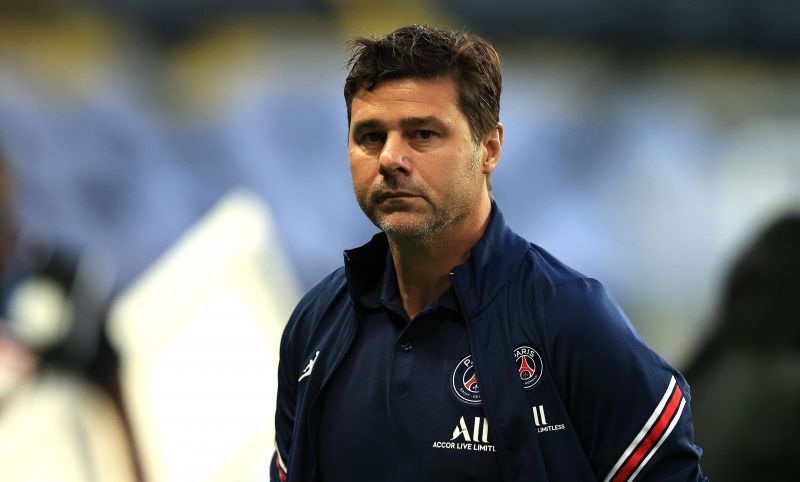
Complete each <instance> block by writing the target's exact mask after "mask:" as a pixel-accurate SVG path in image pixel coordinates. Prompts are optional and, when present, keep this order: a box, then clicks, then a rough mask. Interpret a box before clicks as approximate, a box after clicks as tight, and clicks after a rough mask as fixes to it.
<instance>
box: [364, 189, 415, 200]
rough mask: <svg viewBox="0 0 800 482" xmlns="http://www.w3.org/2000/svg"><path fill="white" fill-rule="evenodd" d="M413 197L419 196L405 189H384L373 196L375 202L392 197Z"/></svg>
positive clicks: (403, 198)
mask: <svg viewBox="0 0 800 482" xmlns="http://www.w3.org/2000/svg"><path fill="white" fill-rule="evenodd" d="M415 197H421V196H420V195H419V194H413V193H410V192H405V191H384V192H381V193H378V195H377V196H375V200H376V201H377V202H383V201H388V200H392V199H397V200H405V199H411V198H415Z"/></svg>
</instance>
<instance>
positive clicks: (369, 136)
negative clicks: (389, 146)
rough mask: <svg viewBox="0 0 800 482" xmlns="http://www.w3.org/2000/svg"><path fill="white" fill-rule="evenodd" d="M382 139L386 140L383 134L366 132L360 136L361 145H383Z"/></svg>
mask: <svg viewBox="0 0 800 482" xmlns="http://www.w3.org/2000/svg"><path fill="white" fill-rule="evenodd" d="M384 139H386V135H385V134H384V133H383V132H367V133H366V134H364V135H362V136H361V143H362V144H381V143H383V140H384Z"/></svg>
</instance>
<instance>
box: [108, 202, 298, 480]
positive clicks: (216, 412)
mask: <svg viewBox="0 0 800 482" xmlns="http://www.w3.org/2000/svg"><path fill="white" fill-rule="evenodd" d="M272 226H273V224H272V217H271V215H270V213H269V211H268V209H267V208H266V206H265V205H264V204H263V202H262V201H261V200H260V199H259V198H257V197H256V196H254V195H252V194H249V193H247V192H241V191H238V192H233V193H231V194H229V195H227V196H226V197H225V198H224V199H222V200H221V201H220V202H219V204H218V205H217V206H216V207H215V208H214V209H213V210H212V211H211V212H210V213H209V214H208V215H207V216H206V218H205V219H203V220H201V221H200V222H199V223H198V224H197V225H196V226H195V227H194V228H193V229H192V230H191V231H190V232H189V233H188V234H187V235H185V236H184V237H183V239H181V240H180V241H179V242H178V243H177V244H176V245H175V246H174V247H173V248H172V249H170V250H169V251H168V252H167V253H166V254H165V255H164V256H163V257H162V258H161V260H159V261H158V262H157V263H156V264H155V265H154V266H153V267H152V268H151V269H149V270H148V271H147V272H146V273H145V274H144V275H143V276H142V277H141V278H140V279H139V280H138V281H136V282H135V283H134V284H133V285H132V287H131V288H130V289H129V290H128V291H127V292H126V293H124V294H123V295H122V296H120V297H119V298H118V301H117V302H116V303H115V304H114V306H112V309H111V316H110V320H109V323H110V325H109V332H110V337H111V340H112V343H113V344H114V345H115V346H116V348H117V350H118V351H119V353H120V360H121V364H122V384H123V391H124V395H125V399H126V403H127V405H128V407H129V411H130V417H131V421H132V424H133V431H134V435H135V437H136V439H137V444H138V447H139V450H140V455H141V457H142V465H143V470H144V472H145V476H146V478H147V480H149V481H153V482H159V481H170V482H173V481H202V482H206V481H208V482H210V481H240V480H241V481H244V480H252V477H253V474H254V473H255V472H256V471H257V469H258V467H259V464H260V462H261V461H262V460H263V457H264V455H265V454H267V453H271V451H272V446H273V438H274V427H273V419H274V413H275V392H276V387H277V384H276V376H277V366H278V347H279V342H280V336H281V332H282V330H283V326H284V324H285V322H286V319H287V318H288V316H289V314H290V313H291V310H292V309H293V307H294V305H295V303H296V301H297V299H298V296H299V288H298V286H297V284H296V282H295V279H294V276H293V275H292V273H291V271H290V268H289V265H288V263H287V261H286V258H285V256H284V254H283V252H282V249H281V248H280V246H279V243H278V241H277V236H276V233H275V231H274V230H273V227H272ZM264 476H265V477H266V474H264Z"/></svg>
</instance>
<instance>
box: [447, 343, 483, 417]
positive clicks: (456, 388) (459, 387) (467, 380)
mask: <svg viewBox="0 0 800 482" xmlns="http://www.w3.org/2000/svg"><path fill="white" fill-rule="evenodd" d="M450 385H451V386H452V387H453V392H454V393H455V394H456V396H457V397H458V399H459V400H461V401H462V402H466V403H469V404H470V405H478V404H479V403H481V392H480V390H478V376H477V375H476V374H475V366H474V365H473V364H472V355H467V356H465V357H464V358H463V359H462V360H461V361H460V362H458V365H456V369H455V370H453V376H451V377H450Z"/></svg>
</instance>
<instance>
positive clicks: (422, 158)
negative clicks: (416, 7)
mask: <svg viewBox="0 0 800 482" xmlns="http://www.w3.org/2000/svg"><path fill="white" fill-rule="evenodd" d="M351 48H352V53H353V57H352V58H351V61H350V73H349V76H348V78H347V81H346V83H345V89H344V92H345V101H346V104H347V109H348V118H349V141H348V150H349V159H350V171H351V174H352V178H353V188H354V191H355V195H356V199H357V201H358V203H359V205H360V206H361V209H362V210H363V211H364V213H365V214H366V215H367V217H369V219H370V220H371V221H372V222H373V223H374V224H375V225H376V226H377V227H378V228H380V230H381V231H382V233H380V234H378V235H376V236H375V237H374V238H373V239H372V240H371V241H370V242H369V243H367V244H366V245H364V246H362V247H360V248H358V249H354V250H350V251H346V252H345V266H344V267H343V268H341V269H339V270H337V271H335V272H333V273H332V274H331V275H329V276H328V277H327V278H325V279H324V280H323V281H322V282H320V283H319V284H318V285H317V286H316V287H314V288H313V289H312V290H311V291H310V292H309V293H308V294H306V296H305V297H304V298H303V299H302V300H301V301H300V303H299V305H298V307H297V309H296V310H295V312H294V314H293V315H292V317H291V319H290V320H289V323H288V325H287V326H286V329H285V332H284V336H283V339H282V341H281V361H280V368H279V381H278V403H277V413H276V419H275V423H276V438H277V440H276V445H277V451H276V454H275V458H274V460H273V462H274V463H273V464H272V472H271V476H272V480H273V481H278V480H281V481H285V480H289V481H312V480H321V481H324V482H336V481H344V480H358V481H361V480H363V481H411V480H414V481H482V482H485V481H500V480H502V481H548V480H549V481H558V482H563V481H584V480H587V481H588V480H608V481H627V480H633V479H634V478H636V477H638V478H639V480H659V481H667V480H669V481H678V480H680V481H686V480H692V481H694V480H705V479H704V477H703V476H702V475H701V473H700V468H699V466H698V459H699V455H700V449H699V448H698V447H696V446H695V445H694V444H693V442H692V425H691V414H690V411H689V406H688V387H687V386H686V383H685V381H684V380H683V377H681V375H680V374H679V373H678V372H677V371H676V370H674V369H673V368H672V367H670V366H669V365H668V364H667V363H666V362H664V361H663V360H662V359H661V358H659V357H658V356H657V355H656V354H655V353H653V352H652V351H650V350H649V349H648V348H647V347H646V346H645V345H644V344H643V343H642V341H641V340H640V338H639V337H638V335H637V334H636V332H635V331H634V329H633V328H632V327H631V325H630V323H629V321H628V320H627V319H626V318H625V315H624V314H623V313H622V311H621V310H620V309H619V307H618V306H617V305H616V304H615V303H614V301H613V300H611V298H610V297H609V296H608V294H607V293H606V292H605V291H604V290H603V288H602V286H601V285H600V284H599V283H598V282H597V281H595V280H592V279H589V278H586V277H585V276H583V275H581V274H580V273H578V272H576V271H573V270H572V269H570V268H568V267H566V266H564V265H563V264H561V263H560V262H559V261H558V260H556V259H555V258H553V257H552V256H551V255H550V254H548V253H547V252H546V251H544V250H543V249H541V248H539V247H537V246H535V245H533V244H530V243H529V242H527V241H525V240H524V239H522V238H520V237H519V236H517V235H516V234H514V233H513V232H512V231H511V230H510V229H509V228H508V227H507V226H506V225H505V223H504V221H503V216H502V214H501V212H500V209H499V208H498V206H497V205H495V204H494V202H493V201H492V198H491V196H490V182H489V176H490V174H491V173H492V171H493V170H494V169H495V167H496V166H497V163H498V160H499V157H500V151H501V148H502V144H503V125H502V124H500V123H499V122H498V115H499V98H500V90H501V78H500V63H499V59H498V56H497V53H496V52H495V50H494V49H493V48H492V47H491V45H489V44H488V43H487V42H486V41H484V40H482V39H480V38H478V37H476V36H474V35H470V34H467V33H462V32H455V31H449V30H443V29H438V28H431V27H424V26H411V27H406V28H401V29H398V30H396V31H395V32H393V33H391V34H389V35H387V36H385V37H382V38H377V39H368V38H360V39H357V40H355V41H353V43H352V44H351Z"/></svg>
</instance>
